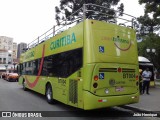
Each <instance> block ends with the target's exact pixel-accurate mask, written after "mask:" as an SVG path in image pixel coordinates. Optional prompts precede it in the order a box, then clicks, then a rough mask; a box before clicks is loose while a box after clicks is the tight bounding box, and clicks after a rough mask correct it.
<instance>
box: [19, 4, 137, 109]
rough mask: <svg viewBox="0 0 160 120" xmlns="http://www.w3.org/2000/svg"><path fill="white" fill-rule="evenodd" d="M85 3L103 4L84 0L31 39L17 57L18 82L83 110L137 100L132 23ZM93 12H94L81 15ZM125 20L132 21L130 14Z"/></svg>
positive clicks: (134, 36) (52, 98) (52, 99)
mask: <svg viewBox="0 0 160 120" xmlns="http://www.w3.org/2000/svg"><path fill="white" fill-rule="evenodd" d="M88 6H94V7H98V8H101V9H102V8H104V7H101V6H98V5H93V4H85V5H84V7H83V8H81V9H79V10H77V11H76V12H81V13H82V14H83V16H82V15H81V17H77V18H75V19H74V21H69V19H68V21H69V22H70V23H66V21H63V22H64V23H63V22H62V24H60V25H57V26H54V27H53V28H52V29H50V30H49V31H47V32H46V33H45V34H43V35H42V36H40V37H38V39H36V40H34V41H33V42H32V43H31V44H29V46H28V50H26V52H25V53H23V54H21V57H20V64H19V66H18V71H19V74H20V77H19V84H21V85H23V89H24V90H26V89H31V90H33V91H36V92H38V93H41V94H43V95H45V96H46V99H47V101H48V103H55V101H60V102H62V103H64V104H67V105H70V106H74V107H77V108H81V109H84V110H90V109H97V108H104V107H111V106H118V105H126V104H131V103H137V102H138V101H139V71H138V70H139V68H138V55H137V40H136V34H135V30H134V29H133V26H131V27H130V26H129V27H126V26H124V24H118V22H115V21H116V20H117V19H118V18H115V19H114V21H113V19H112V20H111V19H106V18H105V19H106V20H105V19H104V18H103V19H96V18H102V17H103V16H105V17H106V16H107V14H105V13H103V14H100V13H99V14H97V13H98V11H95V10H92V11H91V10H88V9H87V8H94V7H88ZM105 9H107V8H105ZM93 11H94V12H95V14H94V15H93V16H91V15H88V14H85V13H89V12H92V13H93ZM123 14H124V15H128V14H125V13H123ZM100 15H101V16H102V17H99V16H100ZM95 16H97V17H95ZM129 17H132V16H129ZM120 19H121V21H122V20H125V19H122V18H120ZM117 21H118V20H117ZM126 21H127V22H130V23H131V24H132V25H134V24H133V23H134V20H133V19H131V20H130V21H129V20H128V19H127V20H126ZM67 26H68V27H67ZM56 27H57V29H56ZM50 32H51V33H50Z"/></svg>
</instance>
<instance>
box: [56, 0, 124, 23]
mask: <svg viewBox="0 0 160 120" xmlns="http://www.w3.org/2000/svg"><path fill="white" fill-rule="evenodd" d="M119 1H120V0H60V6H59V7H58V6H56V7H55V12H56V16H55V19H56V21H57V24H60V22H61V21H62V20H64V19H66V18H68V17H69V16H70V15H71V14H73V13H74V12H75V11H77V10H79V9H80V8H82V7H83V4H88V3H92V4H97V5H102V6H105V7H107V8H108V9H105V12H106V14H109V15H111V16H122V12H123V8H124V5H123V3H121V4H120V5H119V6H118V3H119ZM111 7H112V8H111ZM113 7H114V8H116V10H117V11H119V14H118V15H117V14H116V13H115V11H114V10H113ZM92 9H96V8H94V7H93V8H92ZM101 11H102V9H101ZM81 13H82V11H81ZM79 14H80V12H77V13H76V14H74V16H73V17H72V18H68V20H70V19H72V20H74V19H75V18H77V16H78V15H79ZM90 14H91V12H88V13H86V16H87V18H88V17H89V16H90ZM111 16H110V17H107V18H102V19H112V18H113V17H111ZM92 17H93V16H92Z"/></svg>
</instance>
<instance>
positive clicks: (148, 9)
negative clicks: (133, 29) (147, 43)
mask: <svg viewBox="0 0 160 120" xmlns="http://www.w3.org/2000/svg"><path fill="white" fill-rule="evenodd" d="M139 4H145V9H144V16H140V17H139V18H138V21H139V23H140V24H141V27H140V33H139V34H140V35H142V36H143V35H146V34H148V33H157V31H158V30H159V29H160V0H139Z"/></svg>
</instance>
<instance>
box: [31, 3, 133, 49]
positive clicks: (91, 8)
mask: <svg viewBox="0 0 160 120" xmlns="http://www.w3.org/2000/svg"><path fill="white" fill-rule="evenodd" d="M111 11H114V12H115V14H114V15H110V14H109V12H111ZM117 14H120V12H119V11H116V10H112V9H108V8H107V7H105V6H100V5H95V4H84V5H83V7H82V8H80V9H78V10H77V11H75V12H74V13H73V14H71V15H70V16H69V17H67V18H66V19H65V20H62V21H61V22H60V23H59V24H57V25H54V26H53V27H52V28H51V29H49V30H48V31H46V32H45V33H44V34H42V35H41V36H39V37H38V38H37V39H35V40H34V41H32V42H31V43H29V44H28V49H30V48H33V47H35V46H37V45H38V44H40V43H42V42H44V41H46V40H48V39H49V38H51V37H54V36H56V35H57V34H60V33H61V32H63V31H65V30H67V29H69V28H70V27H73V26H74V25H76V24H78V23H79V22H82V21H83V20H85V19H94V20H99V21H104V22H108V23H113V24H117V25H120V26H126V27H131V28H134V27H135V25H136V24H135V23H136V22H135V20H136V18H135V17H134V16H132V15H129V14H126V13H121V14H122V16H120V17H119V16H118V15H117Z"/></svg>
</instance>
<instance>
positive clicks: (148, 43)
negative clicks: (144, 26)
mask: <svg viewBox="0 0 160 120" xmlns="http://www.w3.org/2000/svg"><path fill="white" fill-rule="evenodd" d="M144 39H145V40H143V42H140V43H138V54H139V56H144V57H147V58H148V59H149V60H150V61H151V62H152V63H153V64H154V66H155V67H156V68H157V69H158V71H160V59H159V58H160V36H158V35H156V34H148V35H147V36H146V37H145V38H144ZM146 49H155V50H156V52H155V53H153V52H149V53H147V51H146Z"/></svg>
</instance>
